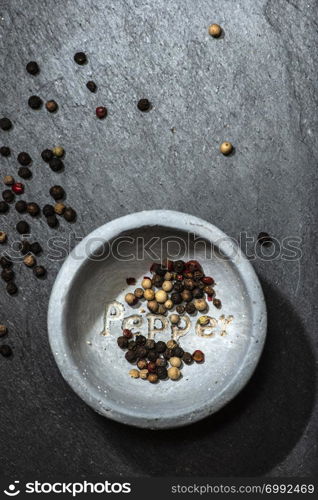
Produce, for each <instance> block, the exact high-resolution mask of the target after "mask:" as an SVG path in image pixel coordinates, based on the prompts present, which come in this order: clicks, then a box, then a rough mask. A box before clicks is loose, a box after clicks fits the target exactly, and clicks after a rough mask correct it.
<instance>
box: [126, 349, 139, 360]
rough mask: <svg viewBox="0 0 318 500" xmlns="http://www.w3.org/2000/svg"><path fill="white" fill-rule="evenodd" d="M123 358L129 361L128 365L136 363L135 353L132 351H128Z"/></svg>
mask: <svg viewBox="0 0 318 500" xmlns="http://www.w3.org/2000/svg"><path fill="white" fill-rule="evenodd" d="M125 358H126V359H127V361H129V363H133V362H134V361H136V359H137V356H136V353H135V351H133V350H132V349H131V350H128V351H127V352H126V354H125Z"/></svg>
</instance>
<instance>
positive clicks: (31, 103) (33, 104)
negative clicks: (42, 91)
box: [28, 95, 43, 109]
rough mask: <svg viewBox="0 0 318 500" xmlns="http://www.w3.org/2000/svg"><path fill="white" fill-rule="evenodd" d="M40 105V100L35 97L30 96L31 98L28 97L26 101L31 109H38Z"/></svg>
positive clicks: (41, 102)
mask: <svg viewBox="0 0 318 500" xmlns="http://www.w3.org/2000/svg"><path fill="white" fill-rule="evenodd" d="M42 104H43V101H42V99H41V98H40V97H39V96H37V95H31V97H29V99H28V105H29V106H30V108H32V109H40V107H41V106H42Z"/></svg>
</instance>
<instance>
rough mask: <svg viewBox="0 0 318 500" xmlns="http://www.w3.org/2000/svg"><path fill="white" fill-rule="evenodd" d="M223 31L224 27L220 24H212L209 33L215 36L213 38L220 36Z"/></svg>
mask: <svg viewBox="0 0 318 500" xmlns="http://www.w3.org/2000/svg"><path fill="white" fill-rule="evenodd" d="M221 33H222V28H221V26H220V25H219V24H211V25H210V26H209V35H211V36H213V38H219V36H221Z"/></svg>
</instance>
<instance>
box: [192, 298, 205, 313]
mask: <svg viewBox="0 0 318 500" xmlns="http://www.w3.org/2000/svg"><path fill="white" fill-rule="evenodd" d="M194 306H195V308H196V310H197V311H205V310H206V309H207V308H208V304H207V302H206V300H205V299H195V300H194Z"/></svg>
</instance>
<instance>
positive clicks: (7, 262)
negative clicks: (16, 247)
mask: <svg viewBox="0 0 318 500" xmlns="http://www.w3.org/2000/svg"><path fill="white" fill-rule="evenodd" d="M0 266H1V267H2V269H8V268H9V267H12V266H13V262H12V260H11V259H10V258H9V257H5V256H4V255H2V257H0Z"/></svg>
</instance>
